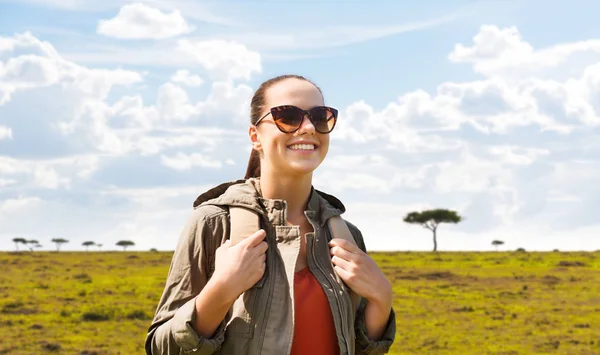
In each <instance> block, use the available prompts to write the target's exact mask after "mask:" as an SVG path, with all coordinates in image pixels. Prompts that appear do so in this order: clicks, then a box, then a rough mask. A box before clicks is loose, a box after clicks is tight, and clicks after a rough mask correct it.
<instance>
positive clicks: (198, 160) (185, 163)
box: [160, 152, 223, 170]
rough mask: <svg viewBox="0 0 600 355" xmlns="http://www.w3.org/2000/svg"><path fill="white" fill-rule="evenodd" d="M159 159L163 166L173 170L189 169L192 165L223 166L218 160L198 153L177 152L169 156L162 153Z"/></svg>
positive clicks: (202, 166)
mask: <svg viewBox="0 0 600 355" xmlns="http://www.w3.org/2000/svg"><path fill="white" fill-rule="evenodd" d="M160 160H161V163H162V164H163V165H164V166H166V167H169V168H171V169H174V170H190V169H191V168H192V167H194V166H199V167H201V168H220V167H221V166H223V163H221V162H220V161H217V160H214V159H211V158H210V157H209V156H206V155H203V154H199V153H192V154H185V153H182V152H178V153H177V154H175V155H174V156H171V157H169V156H165V155H162V156H161V157H160Z"/></svg>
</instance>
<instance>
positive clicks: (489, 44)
mask: <svg viewBox="0 0 600 355" xmlns="http://www.w3.org/2000/svg"><path fill="white" fill-rule="evenodd" d="M585 53H592V54H600V39H591V40H585V41H577V42H571V43H563V44H557V45H554V46H550V47H547V48H542V49H534V48H533V46H532V45H531V44H529V43H527V42H526V41H524V40H523V38H522V37H521V34H520V33H519V30H518V29H517V28H516V27H514V26H513V27H505V28H499V27H498V26H493V25H484V26H481V28H480V30H479V33H477V35H475V36H474V37H473V45H472V46H465V45H463V44H460V43H459V44H456V45H455V47H454V50H453V51H452V52H451V53H450V54H449V56H448V58H449V59H450V60H451V61H453V62H456V63H472V64H473V69H474V70H475V71H476V72H477V73H481V74H483V75H485V76H503V75H509V76H510V77H522V76H525V75H527V76H532V75H533V76H535V75H538V76H539V75H544V74H545V73H546V72H547V70H548V69H551V68H554V67H557V66H559V65H563V64H565V63H566V62H567V61H568V60H569V59H570V58H571V57H573V56H575V55H578V54H585Z"/></svg>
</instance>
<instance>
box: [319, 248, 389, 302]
mask: <svg viewBox="0 0 600 355" xmlns="http://www.w3.org/2000/svg"><path fill="white" fill-rule="evenodd" d="M329 252H330V254H331V255H332V256H333V258H332V262H333V265H334V269H335V271H336V272H337V273H338V275H340V277H341V278H342V280H343V281H344V282H345V283H346V285H348V287H350V288H351V289H352V291H354V292H356V293H357V294H359V295H360V296H362V297H364V298H366V299H367V301H369V302H374V303H379V304H391V300H392V285H391V284H390V282H389V281H388V279H387V278H386V277H385V275H384V274H383V273H382V272H381V270H379V268H378V267H377V264H376V263H375V260H373V259H372V258H371V257H370V256H369V255H368V254H367V253H365V252H364V251H362V250H360V248H359V247H358V246H357V245H355V244H354V243H351V242H349V241H347V240H344V239H340V238H334V239H332V240H331V241H330V242H329Z"/></svg>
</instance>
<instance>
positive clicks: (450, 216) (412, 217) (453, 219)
mask: <svg viewBox="0 0 600 355" xmlns="http://www.w3.org/2000/svg"><path fill="white" fill-rule="evenodd" d="M462 220H463V217H461V216H460V215H459V214H458V213H457V212H456V211H452V210H447V209H441V208H438V209H434V210H425V211H422V212H410V213H408V214H407V215H406V216H404V222H406V223H411V224H420V225H421V226H423V227H424V228H427V229H429V230H431V231H432V232H433V251H437V229H438V226H439V225H440V223H459V222H460V221H462Z"/></svg>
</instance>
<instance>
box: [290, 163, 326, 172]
mask: <svg viewBox="0 0 600 355" xmlns="http://www.w3.org/2000/svg"><path fill="white" fill-rule="evenodd" d="M319 165H320V164H317V163H314V162H302V163H295V164H294V163H292V164H290V166H289V171H290V172H292V173H293V174H295V175H307V174H312V173H313V172H314V171H315V170H316V169H317V168H318V167H319Z"/></svg>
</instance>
